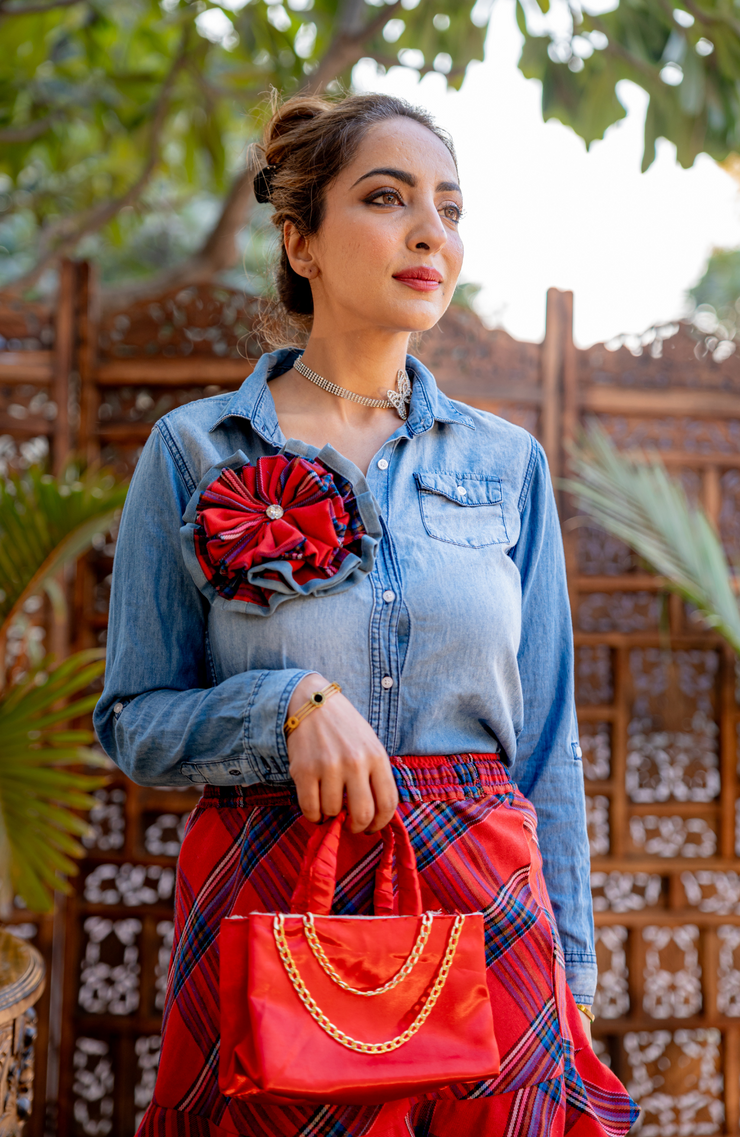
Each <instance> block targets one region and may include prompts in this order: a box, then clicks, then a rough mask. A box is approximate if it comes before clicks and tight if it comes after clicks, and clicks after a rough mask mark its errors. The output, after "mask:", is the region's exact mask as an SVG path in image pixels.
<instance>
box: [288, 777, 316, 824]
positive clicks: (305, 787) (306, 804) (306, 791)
mask: <svg viewBox="0 0 740 1137" xmlns="http://www.w3.org/2000/svg"><path fill="white" fill-rule="evenodd" d="M294 781H295V779H294ZM295 788H296V793H297V794H298V805H299V808H300V811H301V813H302V814H303V816H304V817H305V818H306V820H307V821H312V822H313V823H314V825H318V824H319V822H320V821H321V798H320V794H319V781H318V778H312V777H303V778H301V779H300V780H299V781H296V782H295Z"/></svg>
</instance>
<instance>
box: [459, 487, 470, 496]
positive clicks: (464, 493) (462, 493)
mask: <svg viewBox="0 0 740 1137" xmlns="http://www.w3.org/2000/svg"><path fill="white" fill-rule="evenodd" d="M457 496H458V497H467V496H468V491H467V490H466V489H465V486H458V487H457Z"/></svg>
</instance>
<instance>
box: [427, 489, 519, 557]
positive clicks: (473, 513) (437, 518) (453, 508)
mask: <svg viewBox="0 0 740 1137" xmlns="http://www.w3.org/2000/svg"><path fill="white" fill-rule="evenodd" d="M414 477H415V479H416V488H417V490H418V493H419V508H420V509H421V519H422V521H423V523H424V528H425V529H426V531H427V533H428V534H429V536H430V537H434V539H435V540H436V541H447V542H448V543H449V544H450V545H464V546H466V547H467V548H469V549H482V548H483V547H484V546H486V545H503V544H508V542H509V535H508V533H507V532H506V522H505V521H504V504H503V494H502V491H501V479H500V478H497V477H496V476H495V475H494V474H457V473H454V472H452V471H449V470H442V471H440V470H434V471H425V470H416V471H415V472H414Z"/></svg>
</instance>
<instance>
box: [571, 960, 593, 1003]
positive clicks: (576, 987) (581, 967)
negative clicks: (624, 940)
mask: <svg viewBox="0 0 740 1137" xmlns="http://www.w3.org/2000/svg"><path fill="white" fill-rule="evenodd" d="M598 974H599V972H598V968H597V966H596V959H595V957H588V956H586V957H584V955H583V954H582V953H580V954H578V955H576V956H573V955H566V956H565V978H566V981H567V983H568V986H569V987H570V989H571V992H572V994H573V999H574V1000H575V1002H576V1003H586V1004H587V1005H588V1006H589V1007H590V1006H591V1004H592V1003H593V1001H594V997H595V995H596V981H597V979H598Z"/></svg>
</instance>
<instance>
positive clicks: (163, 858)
mask: <svg viewBox="0 0 740 1137" xmlns="http://www.w3.org/2000/svg"><path fill="white" fill-rule="evenodd" d="M65 272H67V274H68V277H67V279H68V283H69V286H70V287H69V290H68V291H67V293H65V296H66V301H65V303H66V308H65V307H64V304H63V305H62V309H63V311H62V313H61V314H58V315H57V324H58V327H59V328H60V329H61V333H62V334H61V336H58V337H57V340H58V344H61V345H62V346H61V347H60V346H57V347H56V348H55V349H54V351H55V352H56V355H55V356H54V357H53V359H55V360H56V364H55V365H54V366H52V364H53V359H52V354H49V353H48V352H47V355H46V356H45V361H42V360H41V359H40V357H39V358H38V360H36V361H34V360H33V359H32V358H31V355H29V356H27V357H26V362H25V370H23V367H21V363H22V361H19V353H20V350H21V347H22V345H21V347H18V346H17V345H16V347H15V359H13V360H11V359H10V357H9V355H8V354H5V360H7V363H8V371H7V372H5V374H6V375H10V374H11V371H12V368H11V367H10V364H13V366H14V367H15V368H16V371H12V374H16V373H17V375H18V376H21V377H22V375H29V374H30V372H31V370H32V369H33V367H34V366H36V365H37V364H38V366H41V364H42V362H43V366H44V367H45V368H46V371H45V375H46V378H45V379H44V383H45V384H46V386H45V387H44V385H43V383H41V381H40V380H39V379H38V375H37V378H36V380H34V382H36V383H37V386H36V387H33V384H32V385H31V386H30V387H29V388H28V391H27V392H26V395H25V396H22V397H21V396H20V395H18V393H17V392H16V393H15V394H14V395H13V396H12V397H13V398H15V400H16V401H15V403H12V404H11V403H9V404H8V407H6V406H5V404H2V405H0V429H1V430H2V431H3V432H5V437H6V438H11V437H12V438H14V439H16V441H19V440H22V439H23V438H26V439H28V438H31V437H34V438H35V437H37V435H38V436H40V435H41V434H42V431H41V429H40V428H41V426H42V422H41V421H40V420H41V419H43V422H44V423H45V426H44V431H43V433H44V437H49V436H51V438H52V449H53V450H54V453H55V454H61V453H62V450H63V446H64V444H65V439H67V440H68V439H69V436H70V433H73V434H74V439H73V441H75V442H76V444H77V445H80V446H81V447H82V448H83V449H85V450H86V451H87V452H88V454H89V455H90V457H93V458H95V457H98V456H101V457H102V458H103V459H104V460H105V461H107V462H110V463H112V464H114V465H115V466H116V467H117V468H118V469H119V470H120V471H121V472H124V471H129V472H130V471H131V470H132V469H133V466H134V464H135V462H136V458H137V456H138V453H139V452H140V449H141V446H142V445H143V442H144V441H145V439H146V437H147V435H148V433H149V430H150V428H151V424H152V423H153V422H154V421H155V419H156V418H157V417H159V416H160V415H161V414H163V413H165V412H166V411H167V410H169V409H170V408H171V407H173V406H175V405H178V404H180V403H183V402H187V401H189V400H191V399H193V398H199V397H202V396H203V395H207V394H211V393H215V391H217V390H219V389H224V388H229V387H235V386H237V385H238V384H239V382H240V381H241V380H242V379H243V377H244V375H245V373H246V371H247V370H248V368H249V366H250V365H249V364H248V363H246V362H245V360H244V359H242V358H240V357H239V355H238V346H237V345H239V344H240V343H241V345H242V350H244V349H245V347H246V348H251V347H252V346H253V345H252V343H251V342H250V341H249V340H248V329H249V322H250V316H251V313H250V312H246V313H245V312H243V311H242V308H241V304H240V301H239V299H238V297H237V296H236V295H235V294H233V293H231V292H229V291H228V290H217V291H211V290H192V289H189V290H186V291H185V292H182V293H179V294H172V295H169V296H166V297H161V298H159V300H158V301H156V302H153V303H147V304H142V305H140V306H138V307H137V308H134V309H132V310H130V311H127V312H116V313H109V314H107V315H105V316H104V317H103V318H102V319H100V318H99V317H98V316H97V315H96V312H95V291H94V289H93V288H92V287H91V286H90V281H89V276H88V272H87V269H86V266H77V268H71V267H70V268H68V269H66V270H65ZM70 297H72V299H70ZM571 305H572V299H571V297H570V295H569V294H566V293H558V292H555V291H552V292H551V293H550V294H549V297H548V321H547V334H546V337H545V340H544V342H543V344H541V345H540V344H527V343H519V342H517V341H515V340H513V339H511V337H509V336H508V335H506V334H505V333H503V332H489V331H486V330H485V329H484V328H483V327H482V325H481V324H480V322H479V321H478V320H477V318H476V317H475V316H474V315H473V314H472V313H468V312H464V311H460V310H455V311H452V312H450V313H449V314H448V316H447V317H445V320H444V322H443V325H442V326H441V328H440V329H439V330H436V331H434V332H432V333H430V334H429V335H428V336H427V337H425V340H424V343H423V346H422V349H421V352H420V354H421V356H422V358H423V359H424V360H425V362H427V363H428V364H429V365H430V366H431V368H432V370H433V371H434V372H435V374H436V376H437V378H438V380H439V382H440V385H441V386H442V387H443V388H444V389H445V390H446V391H448V393H450V394H451V395H453V396H454V397H457V398H461V399H463V400H465V401H467V402H470V403H472V404H475V405H477V406H480V407H483V408H484V409H490V410H493V411H496V412H497V413H499V414H502V415H503V416H505V417H507V418H509V419H511V420H512V421H515V422H517V423H519V424H520V425H522V426H524V427H526V428H527V429H528V430H531V431H532V432H533V433H534V434H536V435H537V436H538V437H539V438H540V439H541V441H542V442H543V444H544V445H545V448H546V450H547V452H548V457H549V459H550V463H551V467H552V469H553V473H554V474H555V475H556V476H558V475H559V474H560V473H562V472H564V449H563V443H564V441H565V440H567V438H568V437H569V436H571V435H572V434H573V431H574V430H575V428H576V426H577V424H578V422H579V421H581V420H582V419H583V417H584V416H585V415H588V414H596V415H598V416H599V418H600V419H601V421H602V422H603V424H604V426H605V427H606V429H607V430H608V431H609V433H610V434H611V435H612V437H613V438H614V439H615V441H617V443H618V444H619V445H620V446H626V447H630V446H635V445H641V444H644V443H651V442H652V443H654V444H655V445H657V446H659V447H660V449H661V451H662V453H663V455H664V457H665V459H666V461H668V462H669V463H670V464H671V466H672V468H674V469H675V471H676V472H677V473H678V474H679V475H680V476H681V478H682V479H683V482H684V484H685V485H686V486H687V488H688V489H689V491H690V492H691V493H692V494H693V495H695V496H696V497H700V498H701V500H703V501H704V503H705V505H706V506H707V508H708V509H709V511H710V513H711V514H712V516H713V517H715V518H716V519H717V523H718V525H719V527H720V530H721V532H722V535H723V538H724V540H725V542H726V544H727V547H728V550H729V551H731V552H733V553H738V552H740V520H739V518H740V513H739V512H738V510H737V509H736V500H737V501H738V504H740V449H739V448H738V446H737V440H738V439H740V362H738V361H737V360H736V358H735V357H732V358H730V359H729V360H726V361H725V362H723V363H716V362H714V361H713V360H712V359H711V358H705V359H703V360H702V359H699V358H697V352H696V351H695V348H696V347H697V345H696V344H695V342H694V340H693V339H692V338H691V337H690V336H689V334H688V333H687V331H685V330H684V329H681V330H680V331H679V332H678V334H677V335H675V336H673V337H672V338H671V339H668V340H665V341H662V342H661V341H660V340H658V342H657V343H654V344H653V345H652V346H649V347H646V349H645V350H644V351H643V353H642V354H641V355H639V356H637V355H633V354H632V353H630V352H628V351H627V350H626V349H625V348H622V349H621V350H620V351H616V352H610V351H607V349H606V348H604V347H603V345H597V346H595V347H593V348H591V349H589V350H588V351H576V350H575V349H574V347H573V344H572V338H571V330H570V329H571V323H572V320H571ZM64 312H66V313H67V315H66V316H65V315H64ZM65 320H66V322H67V323H66V324H65ZM71 322H74V323H75V325H76V332H75V336H74V344H75V348H74V358H72V355H71V350H72V349H71V347H70V348H69V350H68V349H67V348H66V347H64V345H65V344H67V343H68V341H69V340H70V337H69V336H67V339H66V340H65V333H64V328H65V326H67V325H69V327H70V328H71ZM0 323H1V314H0ZM1 332H2V328H1V327H0V333H1ZM27 346H28V345H27ZM62 349H64V351H67V350H68V355H69V358H67V357H64V356H63V350H62ZM29 350H30V351H31V354H32V353H33V351H34V350H36V348H33V347H30V348H29ZM39 350H40V345H39ZM44 350H46V349H44ZM702 350H704V349H703V348H702V349H700V350H699V351H698V354H699V355H701V351H702ZM60 353H61V354H60ZM10 354H13V353H12V352H11V353H10ZM3 356H4V353H3V351H2V350H0V367H2V366H3V362H4V359H3ZM65 359H66V363H65ZM54 367H56V370H54ZM65 367H66V369H67V370H66V372H65ZM18 368H21V370H17V369H18ZM0 374H2V372H0ZM65 374H67V375H69V376H71V385H70V391H69V393H70V396H71V398H70V400H69V402H67V401H66V399H63V398H62V395H63V392H62V387H61V386H59V385H60V384H61V383H62V378H60V377H63V376H64V375H65ZM54 376H56V378H54ZM18 382H19V383H20V379H19V380H18ZM54 383H56V384H57V385H58V387H59V390H58V392H57V395H58V398H57V402H58V403H59V404H60V405H61V404H62V402H63V403H64V406H65V407H67V406H68V407H69V408H70V413H69V417H68V419H67V420H65V419H64V415H63V414H62V415H61V416H60V417H55V415H54V414H52V412H51V410H47V411H44V410H43V407H44V406H45V405H46V404H45V403H44V402H43V400H41V401H39V400H37V402H38V408H37V407H36V404H35V403H34V408H35V409H32V408H31V399H32V398H33V393H29V392H35V393H36V394H38V393H39V391H40V390H42V389H43V390H46V391H47V398H48V399H49V400H50V401H53V400H51V396H50V395H49V394H48V392H49V391H50V390H51V389H52V388H53V386H54ZM4 391H5V392H6V403H7V402H8V400H9V399H10V397H11V396H10V395H9V394H8V391H9V385H8V384H6V387H5V388H4ZM24 398H25V402H23V399H24ZM11 405H12V406H21V405H23V406H25V408H26V410H25V417H23V416H21V415H20V412H19V411H17V410H16V411H13V410H11V409H10V406H11ZM39 410H40V411H41V414H39ZM44 414H46V415H47V416H48V417H46V418H45V419H44V418H43V416H44ZM16 416H18V417H16ZM37 427H38V428H39V429H38V430H37V429H36V428H37ZM19 428H20V429H19ZM24 431H25V433H24ZM34 432H35V433H34ZM561 505H562V509H563V516H564V518H566V519H567V518H568V517H569V515H570V511H571V507H570V504H569V503H568V502H567V501H562V502H561ZM114 541H115V534H113V535H112V536H111V538H110V539H109V540H108V541H106V542H105V543H102V544H101V547H100V548H99V549H96V550H95V552H94V553H93V554H92V555H91V556H90V557H88V558H87V560H86V561H85V562H84V564H83V566H82V567H81V569H80V571H79V573H78V576H77V582H76V586H75V597H76V616H75V621H74V624H73V629H72V630H73V635H72V646H84V645H88V644H93V643H102V642H104V639H105V626H106V619H107V594H108V589H109V583H110V571H111V566H112V554H113V550H114ZM565 541H566V555H567V559H568V567H569V582H570V588H571V595H572V605H573V614H574V625H575V635H576V644H577V669H578V676H577V679H578V705H579V719H580V725H581V737H582V743H583V750H584V768H585V772H586V777H587V793H588V797H589V810H590V820H591V825H590V830H591V840H592V851H593V873H594V876H593V885H594V900H595V908H596V921H597V925H598V940H599V942H598V953H599V959H600V965H601V978H600V986H599V996H598V1008H599V1012H600V1018H599V1021H598V1023H597V1025H596V1028H595V1032H594V1033H595V1037H596V1046H597V1049H598V1050H599V1053H600V1054H601V1056H602V1058H603V1060H604V1061H607V1062H609V1063H611V1065H612V1066H613V1068H614V1069H615V1070H617V1071H618V1072H619V1074H620V1076H621V1077H623V1078H624V1080H625V1081H626V1082H627V1083H628V1084H629V1085H630V1088H631V1091H632V1093H633V1095H634V1096H636V1097H637V1099H638V1100H639V1102H640V1104H641V1106H642V1108H643V1120H642V1123H641V1127H642V1131H643V1132H644V1133H645V1134H646V1135H648V1134H650V1135H656V1137H660V1135H663V1134H664V1135H665V1137H673V1135H676V1137H678V1135H679V1134H692V1135H693V1134H715V1133H716V1134H728V1135H729V1134H733V1135H736V1134H737V1133H738V1110H739V1102H738V1097H739V1095H740V1053H739V1051H740V1045H739V1042H740V861H738V859H737V850H736V846H735V841H736V837H735V810H736V799H737V790H736V782H737V770H736V767H737V741H736V740H737V714H738V712H737V709H736V696H735V666H734V659H733V657H732V655H731V654H730V653H729V652H728V651H727V650H726V649H725V648H724V647H723V645H722V644H721V643H720V642H719V640H718V639H717V638H716V637H715V636H714V635H713V634H712V633H711V632H709V631H707V630H706V629H705V628H704V627H703V626H702V625H701V623H698V622H697V621H696V620H695V619H694V618H693V616H692V614H691V613H690V612H686V611H685V609H684V606H683V605H682V604H680V603H679V602H677V601H676V600H675V599H666V597H665V596H664V595H663V593H662V591H661V584H660V581H659V580H657V579H656V578H655V577H652V576H649V575H647V574H645V573H643V572H641V571H640V570H639V567H637V566H636V565H635V563H634V561H633V558H632V557H631V556H630V554H629V552H628V551H627V550H626V549H625V548H624V547H622V546H620V545H619V543H618V542H615V541H613V540H611V539H610V538H607V537H606V536H605V535H604V534H602V533H598V532H594V531H593V530H590V529H581V530H577V531H574V530H570V529H569V528H568V527H567V526H566V529H565ZM194 800H195V794H194V793H193V791H179V790H175V791H173V790H144V789H141V788H139V787H136V786H134V785H132V784H131V783H130V782H128V781H127V780H126V779H125V778H123V777H121V776H118V777H117V778H116V779H115V780H114V781H113V782H111V784H110V785H109V786H108V787H107V788H106V789H105V790H104V791H101V793H100V795H99V804H98V807H97V808H96V810H95V811H94V813H93V817H92V821H93V825H94V836H93V838H92V839H91V842H90V844H89V846H88V855H87V858H86V860H85V861H84V862H83V864H82V866H81V874H80V878H79V881H78V885H77V889H76V893H75V896H74V898H73V900H72V902H71V903H70V904H69V905H68V906H67V911H66V942H65V943H64V946H63V962H64V968H63V974H64V1015H63V1022H62V1045H61V1055H60V1081H59V1130H60V1132H61V1133H62V1134H65V1135H66V1134H68V1133H69V1134H74V1135H75V1137H83V1135H84V1137H107V1135H108V1134H110V1135H111V1137H130V1135H131V1134H132V1133H133V1129H134V1126H135V1124H136V1120H137V1117H138V1116H139V1115H140V1114H141V1112H142V1111H143V1109H144V1108H145V1106H146V1102H147V1101H148V1098H149V1096H150V1094H151V1089H152V1086H153V1082H154V1077H155V1071H156V1062H157V1054H158V1033H157V1032H158V1025H159V1012H160V1008H161V1000H162V991H163V982H164V975H165V970H166V963H167V955H168V937H169V936H170V935H171V922H172V884H173V871H174V866H175V856H176V851H177V848H178V846H179V833H180V832H181V828H182V821H183V818H184V817H185V816H186V814H187V813H188V811H189V810H190V809H191V808H192V805H193V803H194ZM57 930H58V931H59V929H57ZM56 942H57V956H58V957H59V956H60V950H61V949H60V942H61V938H60V936H59V935H57V940H56ZM57 974H58V975H60V976H61V971H60V970H58V971H57ZM52 1082H53V1079H52ZM50 1084H52V1083H50ZM39 1132H40V1130H39ZM34 1137H35V1134H34Z"/></svg>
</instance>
